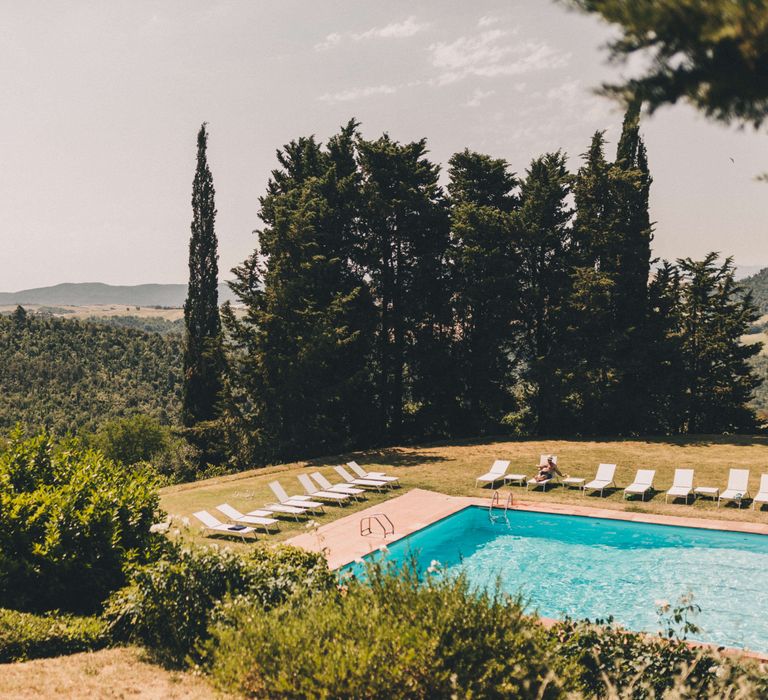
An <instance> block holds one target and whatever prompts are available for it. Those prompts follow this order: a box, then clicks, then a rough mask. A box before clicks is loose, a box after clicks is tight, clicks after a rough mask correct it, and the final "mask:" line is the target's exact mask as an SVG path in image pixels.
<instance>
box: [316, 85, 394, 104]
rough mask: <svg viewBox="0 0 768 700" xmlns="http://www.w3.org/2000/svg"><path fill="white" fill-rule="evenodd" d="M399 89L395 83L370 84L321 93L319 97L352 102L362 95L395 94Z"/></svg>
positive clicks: (326, 99) (324, 100) (324, 99)
mask: <svg viewBox="0 0 768 700" xmlns="http://www.w3.org/2000/svg"><path fill="white" fill-rule="evenodd" d="M397 90H398V87H397V86H395V85H370V86H368V87H362V88H350V89H349V90H341V91H340V92H333V93H328V92H327V93H325V94H324V95H320V97H318V98H317V99H318V100H320V101H321V102H328V103H331V104H333V103H335V102H351V101H352V100H359V99H360V98H362V97H371V96H372V95H393V94H395V93H396V92H397Z"/></svg>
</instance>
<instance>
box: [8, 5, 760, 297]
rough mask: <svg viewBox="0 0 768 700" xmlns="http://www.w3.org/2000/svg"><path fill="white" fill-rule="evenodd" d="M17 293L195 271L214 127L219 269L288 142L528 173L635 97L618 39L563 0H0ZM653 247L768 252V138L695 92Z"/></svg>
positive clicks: (669, 153)
mask: <svg viewBox="0 0 768 700" xmlns="http://www.w3.org/2000/svg"><path fill="white" fill-rule="evenodd" d="M0 12H1V13H2V17H3V20H2V23H0V95H2V96H3V97H2V104H1V105H0V210H1V211H2V217H1V218H0V251H2V252H1V253H0V291H17V290H20V289H26V288H31V287H37V286H45V285H50V284H57V283H60V282H107V283H111V284H140V283H149V282H158V283H172V282H184V281H185V280H186V278H187V246H188V240H189V224H190V220H191V204H190V199H191V187H192V178H193V176H194V168H195V139H196V134H197V130H198V129H199V127H200V124H201V123H202V122H203V121H206V122H208V124H209V131H210V139H209V146H208V156H209V162H210V164H211V170H212V172H213V178H214V183H215V187H216V203H217V208H218V217H217V226H216V230H217V234H218V237H219V254H220V261H219V264H220V271H221V277H222V279H228V278H229V277H230V275H229V270H230V269H231V268H232V267H233V266H235V265H237V264H239V263H240V262H241V261H242V260H243V259H245V258H246V257H247V256H248V255H249V254H250V253H251V252H252V251H253V249H254V248H255V243H256V240H255V236H254V233H253V231H254V229H257V228H258V227H259V223H260V222H259V218H258V210H259V206H258V197H259V195H261V194H262V193H263V192H264V190H265V187H266V183H267V179H268V177H269V173H270V170H271V169H272V168H274V167H275V166H276V160H275V150H276V149H277V148H279V147H280V146H281V145H282V144H284V143H286V142H288V141H290V140H291V139H295V138H298V137H299V136H304V135H309V134H315V135H316V136H317V138H319V139H320V140H325V139H327V138H328V137H329V136H330V135H332V134H333V133H335V132H336V131H337V129H338V127H339V126H340V125H341V124H344V123H346V122H347V121H348V120H349V119H350V118H351V117H355V118H357V119H358V120H359V121H360V122H361V123H362V132H363V134H364V135H365V136H366V137H369V138H375V137H377V136H379V135H380V134H381V133H382V132H384V131H386V132H388V133H389V134H390V135H391V136H392V137H393V138H395V139H397V140H399V141H410V140H415V139H419V138H422V137H426V138H427V140H428V146H429V149H430V153H431V157H432V158H433V159H434V160H435V161H436V162H439V163H442V164H445V163H446V162H447V160H448V158H449V157H450V156H451V154H452V153H454V152H456V151H459V150H462V149H464V148H465V147H469V148H470V149H474V150H478V151H481V152H485V153H488V154H490V155H492V156H494V157H499V158H505V159H507V161H508V162H509V163H510V166H511V168H512V170H514V171H516V172H518V173H521V174H522V173H524V171H525V168H526V166H527V164H528V163H529V162H530V161H531V159H532V158H534V157H536V156H538V155H540V154H542V153H544V152H547V151H554V150H557V149H563V150H564V151H565V152H566V153H568V155H569V164H570V167H571V168H572V169H573V170H576V169H577V168H578V167H579V164H580V162H581V159H580V154H581V153H584V152H585V151H586V149H587V146H588V143H589V139H590V137H591V135H592V134H593V133H594V132H595V131H596V130H598V129H600V130H606V135H607V139H608V141H609V146H608V148H609V149H610V150H611V151H612V150H613V149H614V148H615V143H616V139H617V135H618V130H619V127H620V124H621V116H622V115H621V112H620V110H619V109H618V108H617V107H616V106H615V105H614V104H613V103H612V102H611V101H610V100H608V99H606V98H604V97H599V96H597V95H595V94H594V93H593V92H592V90H593V88H594V87H596V86H597V85H599V84H600V83H601V82H602V81H604V80H610V79H615V78H617V77H618V76H619V75H621V74H622V72H627V71H628V70H629V69H628V68H627V67H621V66H611V65H608V64H607V62H606V52H605V50H604V49H603V48H602V47H603V46H604V44H605V42H606V41H607V40H608V39H609V38H610V37H611V35H612V30H611V29H610V28H609V27H608V26H606V25H604V24H602V23H601V22H600V21H599V20H597V19H595V18H592V17H584V16H581V15H578V14H575V13H573V12H570V11H568V10H566V9H565V8H564V7H563V6H562V5H561V4H559V3H556V2H552V1H548V0H474V1H473V2H465V1H464V0H420V1H419V2H414V1H413V0H410V1H409V2H405V1H404V0H388V1H386V2H385V1H382V0H378V1H375V0H163V1H162V2H152V1H148V0H132V2H130V3H112V2H110V3H105V2H100V1H98V0H93V1H92V2H86V1H79V0H68V2H66V3H56V2H52V1H49V2H44V1H42V0H40V1H35V2H15V1H13V0H0ZM643 133H644V136H645V139H646V143H647V146H648V151H649V161H650V167H651V172H652V175H653V178H654V183H653V187H652V192H651V216H652V219H653V220H654V221H655V222H656V233H655V240H654V244H653V245H654V254H655V255H657V256H659V257H662V258H667V259H674V258H677V257H688V256H690V257H701V256H703V255H704V254H705V253H707V252H708V251H710V250H717V251H721V252H722V253H724V254H728V255H733V256H734V257H735V259H736V262H737V263H738V264H740V265H756V266H758V265H763V264H766V265H768V236H766V235H765V233H766V221H768V184H762V183H759V182H756V181H755V179H754V178H755V176H756V175H757V174H759V173H761V172H763V171H766V170H768V148H767V147H766V146H767V144H768V139H766V136H767V135H766V134H765V133H755V132H753V131H751V130H744V131H739V130H737V129H734V128H726V127H724V126H721V125H718V124H714V123H712V122H708V121H706V120H705V119H704V118H703V117H701V116H699V115H698V114H696V113H695V112H694V111H693V110H692V109H691V108H689V107H687V106H685V105H683V104H679V105H675V106H673V107H668V108H664V109H663V110H660V111H659V112H657V113H656V114H654V115H653V116H651V117H648V118H646V119H645V120H644V123H643Z"/></svg>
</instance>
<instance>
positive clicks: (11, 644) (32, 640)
mask: <svg viewBox="0 0 768 700" xmlns="http://www.w3.org/2000/svg"><path fill="white" fill-rule="evenodd" d="M108 639H109V638H108V636H107V629H106V624H105V623H104V622H103V621H102V620H101V619H100V618H98V617H76V616H74V615H57V614H50V615H32V614H31V613H23V612H19V611H17V610H6V609H3V608H0V663H9V662H11V661H26V660H28V659H38V658H44V657H46V656H62V655H63V654H74V653H76V652H78V651H92V650H95V649H101V648H102V647H104V646H106V645H107V643H108Z"/></svg>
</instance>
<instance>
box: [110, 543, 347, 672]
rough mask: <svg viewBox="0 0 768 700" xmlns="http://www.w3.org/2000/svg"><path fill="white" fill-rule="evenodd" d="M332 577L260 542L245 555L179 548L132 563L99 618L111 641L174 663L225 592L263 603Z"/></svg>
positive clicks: (319, 586)
mask: <svg viewBox="0 0 768 700" xmlns="http://www.w3.org/2000/svg"><path fill="white" fill-rule="evenodd" d="M332 582H333V579H332V577H331V574H330V572H329V571H328V566H327V564H326V563H325V560H324V559H323V558H322V557H321V556H319V555H316V554H310V553H308V552H304V551H303V550H300V549H295V548H293V547H278V548H274V549H273V548H269V549H267V548H261V547H260V548H257V549H254V550H253V551H252V552H250V553H249V554H248V555H246V556H241V555H239V554H236V553H234V552H232V551H230V550H228V549H221V550H220V549H218V548H216V547H196V548H192V549H181V548H178V549H174V550H173V551H171V552H169V554H168V555H167V556H166V557H165V558H163V559H161V560H160V561H157V562H156V563H154V564H151V565H148V566H144V567H140V568H137V569H136V570H135V571H134V572H133V575H132V576H131V580H130V583H129V584H128V585H127V586H126V587H125V588H123V589H121V590H120V591H118V592H117V593H115V594H114V595H113V596H112V598H111V599H110V601H109V603H108V605H107V608H106V611H105V618H106V620H108V622H109V625H110V629H111V631H112V634H113V636H114V637H115V639H118V640H125V641H132V642H140V643H141V644H143V645H144V646H146V647H147V648H149V649H151V650H152V651H153V652H154V653H156V654H157V656H158V657H159V658H161V659H163V660H164V661H166V662H171V663H176V664H180V663H182V662H183V661H184V660H185V659H186V658H187V657H188V656H189V655H190V654H192V653H193V652H194V649H195V646H196V645H197V644H198V642H199V641H200V640H201V639H205V637H206V629H207V627H208V622H209V620H210V618H211V614H212V612H213V611H214V609H215V608H216V606H217V605H218V604H219V602H220V601H221V600H222V599H223V598H224V597H225V596H227V595H233V596H234V595H244V596H247V597H248V599H249V600H250V601H252V603H253V604H254V605H257V606H259V607H262V608H269V607H273V606H275V605H277V604H278V603H281V602H283V601H285V600H286V599H287V598H289V597H290V596H292V595H294V594H295V593H296V592H297V591H308V590H327V589H328V588H329V587H330V586H331V585H332Z"/></svg>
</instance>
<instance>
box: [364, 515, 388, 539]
mask: <svg viewBox="0 0 768 700" xmlns="http://www.w3.org/2000/svg"><path fill="white" fill-rule="evenodd" d="M374 522H376V523H378V524H379V525H380V526H381V529H382V531H383V532H384V537H386V536H387V535H394V534H395V524H394V523H393V522H392V521H391V520H390V519H389V516H388V515H387V514H386V513H371V514H370V515H365V516H363V517H362V518H360V536H361V537H365V536H366V535H372V534H373V523H374Z"/></svg>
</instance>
